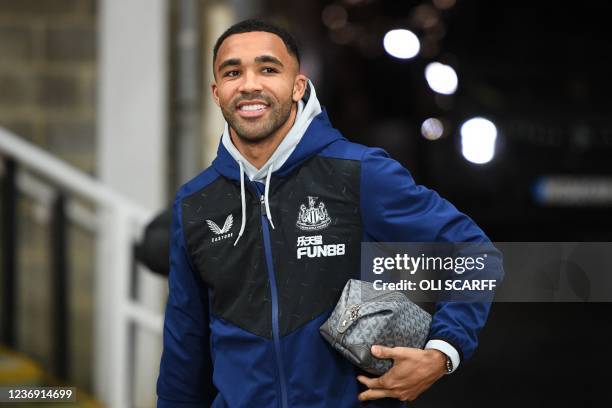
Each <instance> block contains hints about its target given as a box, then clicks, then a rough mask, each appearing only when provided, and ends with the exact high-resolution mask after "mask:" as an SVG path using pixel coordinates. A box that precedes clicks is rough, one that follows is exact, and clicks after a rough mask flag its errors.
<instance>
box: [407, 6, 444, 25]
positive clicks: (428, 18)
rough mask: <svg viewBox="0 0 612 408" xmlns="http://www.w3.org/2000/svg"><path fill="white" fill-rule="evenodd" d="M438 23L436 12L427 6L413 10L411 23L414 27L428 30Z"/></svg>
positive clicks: (438, 18) (438, 17)
mask: <svg viewBox="0 0 612 408" xmlns="http://www.w3.org/2000/svg"><path fill="white" fill-rule="evenodd" d="M438 21H440V15H439V12H438V10H436V9H435V8H434V7H432V6H430V5H429V4H421V5H420V6H418V7H417V8H415V9H414V11H413V13H412V17H411V23H412V24H413V25H414V26H415V27H419V28H422V29H428V28H432V27H434V26H435V25H436V24H438Z"/></svg>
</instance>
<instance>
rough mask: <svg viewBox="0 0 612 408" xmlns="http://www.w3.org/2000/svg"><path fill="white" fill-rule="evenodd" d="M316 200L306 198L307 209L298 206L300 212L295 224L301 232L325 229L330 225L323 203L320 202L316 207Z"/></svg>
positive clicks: (304, 206) (309, 197)
mask: <svg viewBox="0 0 612 408" xmlns="http://www.w3.org/2000/svg"><path fill="white" fill-rule="evenodd" d="M317 198H319V197H312V196H308V207H306V205H304V204H302V205H300V212H299V214H298V219H297V222H296V224H295V225H296V226H297V227H298V228H299V229H301V230H303V231H318V230H322V229H324V228H327V226H328V225H329V224H330V223H331V218H329V214H328V213H327V208H325V203H323V201H321V202H319V205H317Z"/></svg>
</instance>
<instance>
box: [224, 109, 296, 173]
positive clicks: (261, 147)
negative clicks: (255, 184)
mask: <svg viewBox="0 0 612 408" xmlns="http://www.w3.org/2000/svg"><path fill="white" fill-rule="evenodd" d="M296 116H297V104H296V103H294V104H293V106H292V107H291V113H290V114H289V119H287V121H286V122H285V123H284V124H283V125H282V126H281V127H280V128H278V129H277V130H276V131H275V132H274V133H272V134H271V135H270V136H268V137H266V138H264V139H261V140H257V141H249V140H245V139H243V138H241V137H238V135H237V134H236V132H235V131H234V129H232V128H231V127H230V128H229V133H230V138H231V140H232V143H234V146H236V149H238V151H239V152H240V154H241V155H242V156H243V157H244V158H245V159H247V160H248V161H249V163H251V164H252V165H253V166H255V167H256V168H257V169H260V168H261V167H262V166H263V165H264V164H266V162H267V161H268V159H270V157H272V155H273V154H274V152H275V151H276V148H277V147H278V145H280V144H281V142H282V141H283V139H284V138H285V136H287V133H289V130H290V129H291V127H292V126H293V123H294V122H295V118H296Z"/></svg>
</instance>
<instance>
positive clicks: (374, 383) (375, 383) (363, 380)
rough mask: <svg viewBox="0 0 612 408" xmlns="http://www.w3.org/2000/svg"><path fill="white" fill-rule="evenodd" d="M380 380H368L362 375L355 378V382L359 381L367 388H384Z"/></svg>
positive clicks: (378, 378)
mask: <svg viewBox="0 0 612 408" xmlns="http://www.w3.org/2000/svg"><path fill="white" fill-rule="evenodd" d="M380 378H381V377H376V378H368V377H365V376H363V375H359V376H357V381H359V382H360V383H362V384H363V385H365V386H366V387H368V388H384V387H383V384H382V381H381V380H380Z"/></svg>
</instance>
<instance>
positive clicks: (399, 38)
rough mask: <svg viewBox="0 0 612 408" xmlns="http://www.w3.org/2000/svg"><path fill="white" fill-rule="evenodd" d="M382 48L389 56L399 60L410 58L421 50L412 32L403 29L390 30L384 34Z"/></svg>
mask: <svg viewBox="0 0 612 408" xmlns="http://www.w3.org/2000/svg"><path fill="white" fill-rule="evenodd" d="M383 46H384V47H385V51H387V52H388V53H389V55H391V56H393V57H395V58H401V59H409V58H412V57H414V56H416V55H417V54H418V53H419V50H420V49H421V44H420V43H419V39H418V38H417V36H416V35H414V33H413V32H412V31H409V30H404V29H397V30H391V31H389V32H388V33H387V34H385V38H384V39H383Z"/></svg>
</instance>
